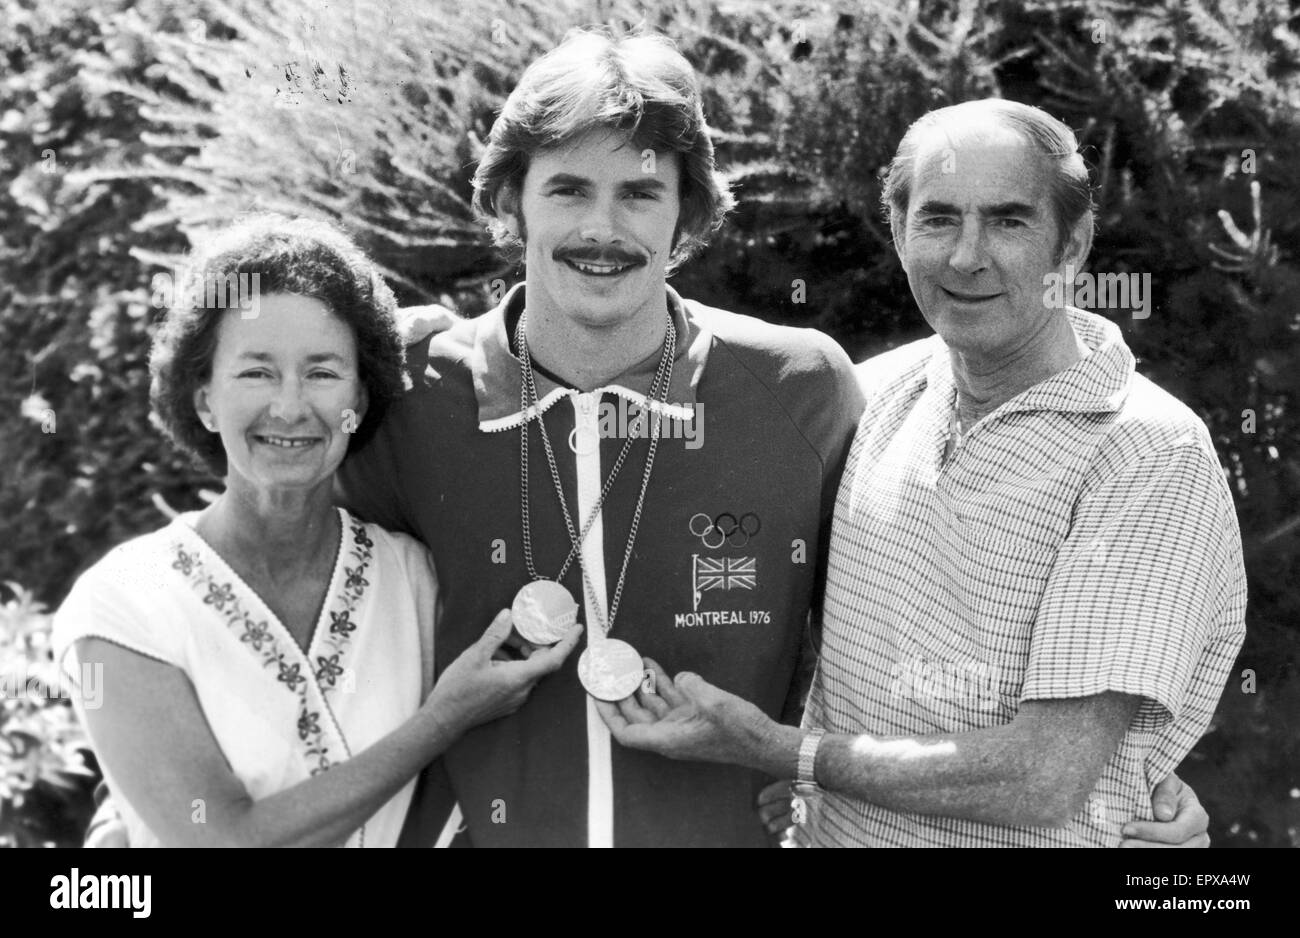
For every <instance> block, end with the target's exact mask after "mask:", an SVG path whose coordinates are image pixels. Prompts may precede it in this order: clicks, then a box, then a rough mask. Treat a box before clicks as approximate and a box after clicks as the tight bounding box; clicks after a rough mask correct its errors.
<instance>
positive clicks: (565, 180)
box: [542, 173, 591, 188]
mask: <svg viewBox="0 0 1300 938" xmlns="http://www.w3.org/2000/svg"><path fill="white" fill-rule="evenodd" d="M590 184H591V180H590V179H587V178H585V177H583V176H575V175H573V173H556V174H555V175H553V176H551V177H550V178H548V179H547V180H546V182H544V183H542V187H543V188H546V187H549V186H587V185H590Z"/></svg>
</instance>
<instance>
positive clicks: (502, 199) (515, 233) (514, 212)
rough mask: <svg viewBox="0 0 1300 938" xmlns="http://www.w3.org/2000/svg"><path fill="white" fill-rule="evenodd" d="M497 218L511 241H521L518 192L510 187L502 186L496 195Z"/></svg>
mask: <svg viewBox="0 0 1300 938" xmlns="http://www.w3.org/2000/svg"><path fill="white" fill-rule="evenodd" d="M497 218H498V219H500V220H501V224H503V225H504V226H505V229H506V233H507V234H509V235H510V237H511V238H512V239H514V240H515V241H522V240H523V233H522V232H523V226H522V225H520V224H519V190H517V189H516V188H515V187H514V186H512V185H509V184H507V185H504V186H502V187H501V192H500V193H498V195H497Z"/></svg>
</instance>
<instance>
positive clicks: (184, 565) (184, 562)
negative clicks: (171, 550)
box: [172, 549, 198, 576]
mask: <svg viewBox="0 0 1300 938" xmlns="http://www.w3.org/2000/svg"><path fill="white" fill-rule="evenodd" d="M197 559H198V557H197V555H195V554H187V553H185V551H184V550H182V549H177V551H176V560H175V562H174V563H172V569H173V570H179V571H180V572H181V573H183V574H184V575H185V576H189V575H190V574H191V573H193V572H194V561H195V560H197Z"/></svg>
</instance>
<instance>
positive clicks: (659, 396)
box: [516, 311, 677, 635]
mask: <svg viewBox="0 0 1300 938" xmlns="http://www.w3.org/2000/svg"><path fill="white" fill-rule="evenodd" d="M527 315H528V313H527V311H525V312H524V313H522V314H521V315H520V317H519V324H518V326H517V328H516V344H517V345H518V346H519V359H520V370H521V371H522V372H523V374H522V378H523V380H522V381H521V382H520V389H519V398H520V400H519V410H520V413H521V416H522V417H523V422H522V424H521V425H520V427H521V431H522V432H521V433H520V435H519V463H520V496H521V498H520V502H521V506H522V509H523V511H522V514H523V539H524V564H525V566H526V567H527V568H528V575H529V576H531V577H532V578H533V579H534V580H540V579H544V577H542V576H541V575H540V574H538V572H537V568H536V566H535V564H534V562H533V545H532V530H531V524H530V518H529V504H528V503H529V498H528V420H529V417H530V411H531V408H532V407H535V406H536V405H537V403H538V395H537V384H536V381H535V380H534V376H533V367H532V359H531V356H530V355H529V352H528V341H527V338H526V336H525V323H526V317H527ZM676 351H677V325H676V323H674V322H673V318H672V316H671V314H670V315H669V317H668V329H667V331H666V333H665V335H664V350H663V354H662V355H661V356H660V359H659V367H658V368H657V369H656V371H655V376H654V380H653V381H652V382H651V384H650V394H649V397H650V401H651V406H650V408H649V410H650V412H651V419H652V421H653V422H652V425H651V431H650V451H649V452H648V453H647V454H646V465H645V471H644V472H643V473H642V476H641V491H640V493H639V494H638V495H637V502H636V510H635V511H634V512H633V514H632V526H631V530H630V531H629V532H628V541H627V549H626V550H625V551H624V552H623V565H622V568H621V569H620V570H619V574H618V583H617V584H616V586H615V587H614V600H613V602H612V603H611V604H610V607H609V618H608V621H607V623H602V624H601V626H602V631H603V633H604V634H605V635H608V634H609V632H610V630H611V629H612V628H613V627H614V617H615V616H616V615H617V614H618V604H619V600H620V598H621V597H622V595H623V581H624V579H625V578H626V577H627V566H628V562H629V561H630V560H631V557H632V548H633V545H634V544H635V543H636V532H637V528H638V527H639V526H640V524H641V511H642V509H643V508H644V506H645V494H646V489H647V487H648V486H649V484H650V472H651V470H652V469H653V467H654V459H655V451H656V450H657V449H658V446H659V427H660V424H661V422H662V414H661V412H660V410H658V409H656V408H655V407H654V406H653V403H655V402H658V403H660V404H666V403H667V400H668V388H669V385H670V384H671V383H672V374H673V359H674V357H675V355H676ZM537 423H538V427H539V429H540V430H541V434H542V445H543V446H544V447H545V449H546V461H547V464H548V465H549V466H550V470H551V480H552V481H553V482H554V483H555V494H556V495H557V496H559V500H560V511H561V512H562V513H563V515H564V525H565V527H566V528H567V529H568V532H569V539H570V540H571V541H572V542H573V546H572V547H571V548H570V549H569V555H568V557H566V558H565V560H564V564H563V565H562V566H561V567H560V572H559V574H558V575H557V576H556V582H559V581H560V580H563V578H564V574H565V573H566V572H567V571H568V569H569V564H570V563H572V562H573V559H574V557H576V556H578V555H579V551H580V550H581V548H582V545H583V543H584V542H585V541H586V539H587V534H588V533H590V531H591V528H592V525H594V524H595V522H596V518H597V517H598V516H599V515H600V510H601V506H602V505H604V503H605V496H607V495H608V494H609V491H610V489H611V488H613V485H614V479H615V478H616V477H617V476H618V473H619V471H620V470H621V469H622V468H623V463H624V461H625V460H626V459H627V454H628V453H629V452H631V449H632V440H633V438H632V437H631V436H629V437H628V439H627V442H625V443H624V444H623V448H622V450H620V452H619V454H618V459H617V460H615V462H614V466H613V468H612V469H611V470H610V473H609V477H608V478H607V479H606V480H605V485H604V486H603V487H602V489H601V492H600V495H599V497H597V499H596V503H595V505H593V506H592V510H591V514H590V516H589V517H588V518H587V523H586V524H584V525H583V526H582V531H581V534H579V533H577V532H575V530H574V527H573V520H572V518H571V517H570V515H569V506H568V502H567V501H566V500H565V497H564V488H563V486H562V485H561V482H560V471H559V469H558V467H557V466H556V463H555V452H554V450H552V448H551V440H550V436H549V435H548V434H547V432H546V423H545V421H544V420H543V419H542V415H541V414H540V413H539V414H538V415H537ZM597 445H599V443H598V444H597ZM578 566H579V568H580V569H581V570H582V581H583V587H584V588H585V589H586V591H587V596H588V599H589V600H590V601H591V607H592V609H594V610H597V612H599V604H598V603H597V602H596V592H595V589H594V588H593V587H592V584H591V579H590V577H589V576H588V574H587V569H586V567H585V566H584V565H583V564H582V561H581V559H579V561H578Z"/></svg>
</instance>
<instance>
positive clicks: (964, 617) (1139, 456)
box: [801, 309, 1246, 846]
mask: <svg viewBox="0 0 1300 938" xmlns="http://www.w3.org/2000/svg"><path fill="white" fill-rule="evenodd" d="M1068 315H1069V317H1070V322H1071V325H1072V326H1073V328H1074V331H1075V333H1076V334H1077V335H1078V336H1079V338H1080V339H1082V340H1083V342H1084V343H1085V344H1086V345H1087V346H1088V348H1089V350H1090V353H1089V354H1088V355H1087V356H1085V357H1084V358H1083V359H1082V360H1081V361H1080V362H1078V363H1077V364H1075V365H1074V366H1073V367H1071V368H1069V369H1067V370H1066V371H1063V372H1061V373H1059V374H1057V375H1055V376H1053V377H1052V378H1050V379H1048V380H1046V381H1043V382H1041V383H1039V384H1037V385H1035V386H1033V387H1032V388H1030V389H1028V390H1027V391H1025V392H1023V393H1022V394H1020V395H1019V396H1017V397H1015V398H1013V399H1012V400H1010V401H1008V402H1006V403H1005V404H1003V405H1002V406H1001V407H1000V408H998V409H997V410H996V411H994V412H993V413H991V414H989V415H988V416H987V417H985V418H984V419H983V420H981V421H980V422H979V423H978V424H976V425H975V426H974V427H973V428H971V430H970V431H969V432H968V433H967V434H966V436H965V437H964V439H963V440H962V442H961V445H960V446H959V447H958V448H957V450H956V451H955V452H953V453H952V454H951V456H950V457H949V458H948V460H947V461H946V462H945V461H944V444H945V441H946V439H947V436H948V424H949V417H950V414H951V412H952V408H953V403H954V399H955V393H956V388H955V384H954V381H953V376H952V370H951V365H950V360H949V354H948V350H947V347H946V346H945V345H944V344H943V342H942V340H941V339H940V338H939V337H937V336H935V337H932V338H929V339H925V340H922V341H920V342H916V343H912V344H911V345H908V346H905V347H903V348H901V349H897V350H895V351H893V352H889V353H886V354H885V355H882V356H879V357H877V358H875V359H872V360H870V361H868V362H866V363H864V364H863V366H862V368H863V382H864V385H865V387H866V391H867V398H868V404H867V410H866V412H865V414H864V415H863V417H862V420H861V423H860V424H859V426H858V432H857V436H856V438H855V440H854V443H853V447H852V449H851V451H850V454H849V459H848V463H847V466H846V468H845V472H844V477H843V481H842V483H841V486H840V491H839V498H838V502H837V504H836V508H835V521H834V526H833V529H832V540H831V547H830V555H829V573H828V582H827V591H826V603H825V634H824V638H823V646H822V654H821V658H820V661H819V664H818V670H817V674H816V676H815V678H814V680H813V687H812V690H811V693H810V698H809V703H808V708H807V712H806V715H805V718H804V725H805V726H807V727H822V728H824V729H826V730H828V731H829V732H833V733H860V732H866V733H871V734H874V735H879V736H919V735H926V734H933V733H955V732H961V731H966V730H974V729H979V728H982V727H989V726H996V725H1001V724H1005V723H1009V722H1010V721H1011V720H1012V719H1014V717H1015V716H1016V713H1017V710H1018V708H1019V705H1020V703H1021V702H1022V701H1026V700H1043V699H1062V698H1072V697H1084V696H1090V695H1094V694H1099V693H1102V692H1105V691H1117V692H1122V693H1126V694H1134V695H1138V696H1140V697H1141V698H1142V702H1141V705H1140V707H1139V710H1138V712H1137V715H1136V716H1135V718H1134V720H1133V722H1132V724H1131V725H1130V726H1129V728H1128V731H1127V732H1126V733H1125V735H1124V737H1123V739H1122V741H1121V743H1120V745H1119V748H1118V750H1117V751H1116V753H1115V755H1114V756H1113V757H1112V758H1111V760H1110V761H1109V762H1108V763H1107V764H1106V766H1105V769H1104V771H1103V773H1102V775H1101V778H1100V780H1099V781H1098V783H1097V785H1096V787H1095V788H1094V790H1093V792H1092V793H1091V795H1090V797H1089V799H1088V802H1087V805H1086V807H1085V809H1084V810H1083V811H1082V812H1081V813H1080V814H1079V815H1078V816H1076V817H1075V818H1074V819H1073V820H1072V821H1071V822H1070V823H1069V824H1068V825H1067V826H1066V827H1064V828H1061V829H1049V828H1028V827H1015V828H1013V827H1004V826H998V825H993V824H985V823H980V822H975V821H968V820H959V819H954V818H946V817H937V816H923V815H918V814H908V813H902V812H897V811H891V810H887V809H885V808H881V807H879V806H877V805H874V804H870V803H868V802H865V801H861V800H858V799H854V798H851V797H846V796H843V795H838V794H835V793H833V792H826V793H824V794H823V795H822V796H821V797H820V798H819V799H818V801H817V803H816V804H815V805H814V806H813V810H812V811H811V813H810V816H809V818H808V823H807V825H806V826H805V827H804V828H803V829H802V832H801V840H803V841H804V842H805V843H810V844H813V845H825V846H831V845H858V846H1072V845H1097V846H1115V845H1117V844H1118V843H1119V841H1120V834H1119V830H1120V827H1121V826H1122V825H1123V824H1124V823H1126V822H1127V821H1129V820H1132V819H1134V818H1150V817H1151V804H1150V791H1151V788H1152V787H1153V786H1154V785H1155V784H1156V783H1157V782H1158V781H1160V780H1161V779H1162V778H1164V776H1165V775H1167V774H1168V773H1169V772H1170V771H1172V770H1173V769H1174V768H1175V767H1176V766H1177V765H1178V763H1179V762H1180V761H1181V760H1182V758H1183V757H1184V756H1185V755H1186V754H1187V752H1188V751H1189V750H1190V749H1191V747H1192V746H1193V745H1194V744H1195V742H1196V741H1197V739H1198V738H1199V737H1200V736H1201V734H1202V733H1204V732H1205V730H1206V728H1207V727H1208V725H1209V722H1210V718H1211V716H1212V715H1213V712H1214V707H1215V705H1216V703H1217V701H1218V698H1219V694H1220V693H1221V691H1222V689H1223V686H1224V682H1225V680H1226V678H1227V676H1228V673H1229V670H1230V669H1231V667H1232V664H1233V661H1234V659H1235V657H1236V654H1237V652H1238V650H1239V649H1240V647H1241V642H1242V639H1243V637H1244V634H1245V625H1244V619H1245V606H1246V580H1245V571H1244V568H1243V564H1242V555H1241V541H1240V534H1239V532H1238V527H1237V520H1236V515H1235V512H1234V510H1233V505H1232V498H1231V495H1230V493H1229V491H1228V488H1227V484H1226V482H1225V480H1224V477H1223V473H1222V470H1221V469H1220V467H1219V464H1218V461H1217V458H1216V456H1215V453H1214V448H1213V446H1212V444H1211V441H1210V438H1209V434H1208V432H1207V431H1206V428H1205V425H1204V424H1203V423H1202V422H1201V421H1200V420H1199V419H1198V418H1197V417H1196V416H1195V415H1194V414H1193V413H1192V412H1191V411H1190V410H1189V409H1188V408H1187V407H1185V406H1184V405H1183V404H1181V403H1180V402H1178V401H1177V400H1175V399H1174V398H1173V397H1171V396H1170V395H1169V394H1167V393H1165V392H1164V391H1162V390H1160V389H1159V388H1157V387H1156V386H1155V385H1154V384H1152V383H1151V382H1150V381H1148V380H1147V379H1145V378H1143V377H1142V376H1140V375H1137V374H1136V373H1135V372H1134V360H1133V356H1132V354H1131V353H1130V352H1129V350H1128V348H1127V346H1126V345H1125V344H1124V341H1123V339H1122V337H1121V336H1120V333H1119V330H1118V329H1117V328H1116V327H1115V326H1114V325H1113V324H1112V323H1109V322H1107V321H1106V320H1104V319H1102V318H1101V317H1098V316H1095V315H1092V314H1090V313H1085V312H1082V311H1079V310H1074V309H1071V310H1069V311H1068Z"/></svg>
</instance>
